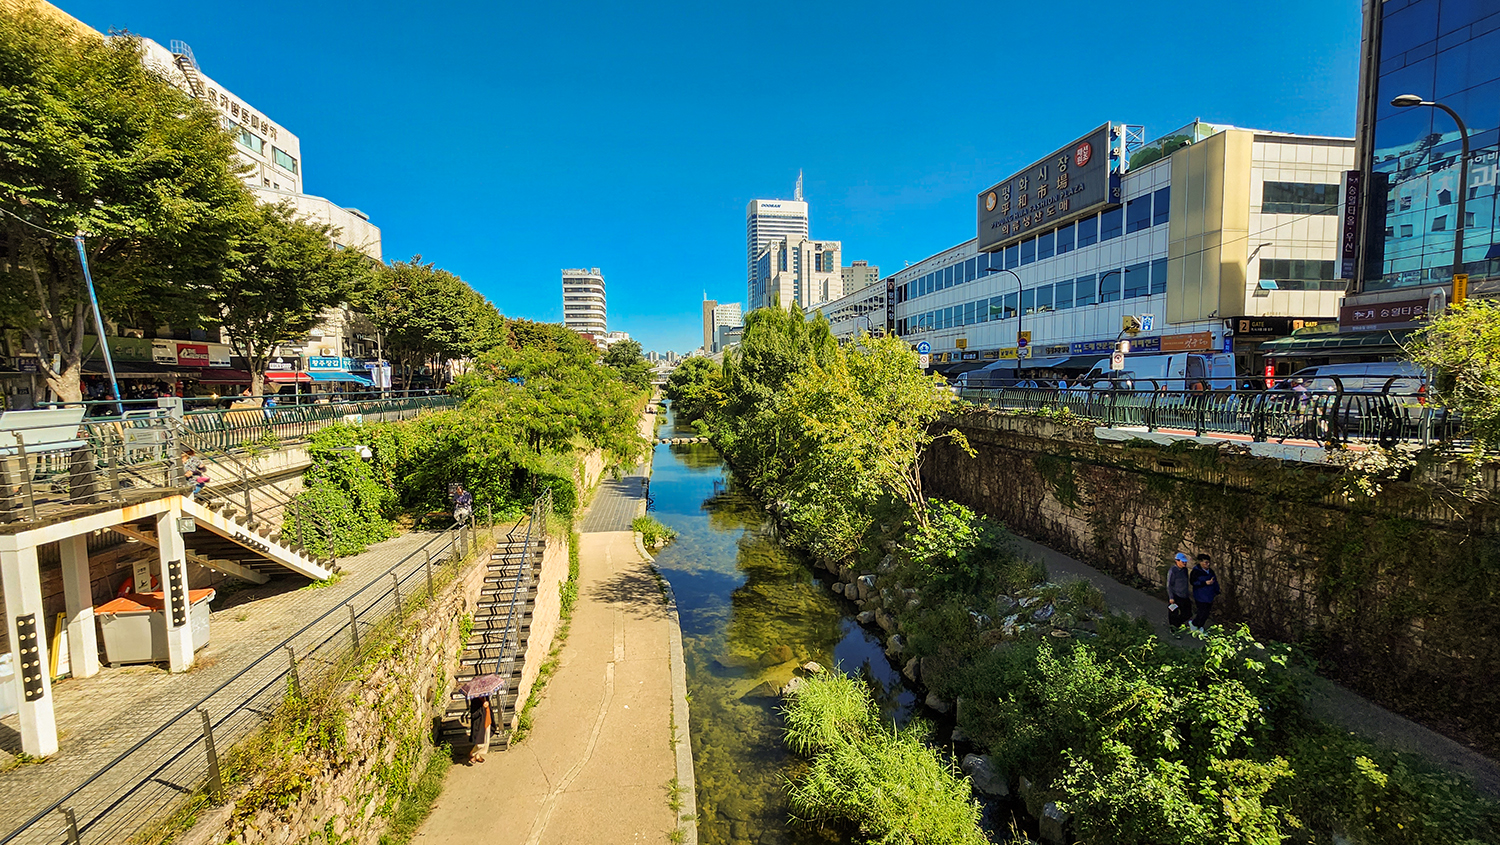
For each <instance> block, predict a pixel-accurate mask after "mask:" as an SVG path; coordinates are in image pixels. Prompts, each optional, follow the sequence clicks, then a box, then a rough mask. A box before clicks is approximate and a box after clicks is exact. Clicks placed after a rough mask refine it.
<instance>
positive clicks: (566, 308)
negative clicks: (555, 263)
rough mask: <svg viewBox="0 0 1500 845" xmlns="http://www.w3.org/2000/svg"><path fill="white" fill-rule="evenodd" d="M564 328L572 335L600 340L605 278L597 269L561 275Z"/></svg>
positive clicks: (603, 311) (571, 271)
mask: <svg viewBox="0 0 1500 845" xmlns="http://www.w3.org/2000/svg"><path fill="white" fill-rule="evenodd" d="M562 288H563V325H564V326H567V327H568V328H570V329H572V330H573V331H575V332H579V333H582V334H587V335H592V336H594V337H596V338H599V337H603V336H604V332H605V322H604V316H605V310H604V274H603V273H600V272H599V268H598V267H592V268H590V269H588V270H582V269H579V270H564V271H562Z"/></svg>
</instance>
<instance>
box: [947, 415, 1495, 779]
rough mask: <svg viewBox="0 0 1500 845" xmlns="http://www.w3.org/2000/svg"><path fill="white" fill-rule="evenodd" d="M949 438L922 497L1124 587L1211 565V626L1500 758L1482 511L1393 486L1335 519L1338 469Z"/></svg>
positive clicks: (1039, 431)
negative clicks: (1203, 559)
mask: <svg viewBox="0 0 1500 845" xmlns="http://www.w3.org/2000/svg"><path fill="white" fill-rule="evenodd" d="M953 422H956V424H957V427H958V428H959V430H960V431H962V432H963V433H964V434H965V435H966V437H967V438H968V440H969V442H970V444H971V445H972V446H973V447H974V448H975V450H976V451H977V457H974V458H970V457H968V456H967V455H965V454H963V452H962V451H960V450H959V449H958V448H957V447H955V446H953V445H952V444H950V443H949V442H947V441H945V440H940V441H938V443H937V444H935V445H934V447H933V449H932V450H931V451H930V453H929V455H928V457H927V460H926V463H925V464H924V467H923V480H924V485H925V487H926V491H927V493H928V494H929V495H932V496H936V497H941V498H946V499H952V500H954V501H958V502H962V503H964V504H967V505H969V506H971V507H973V508H974V509H975V510H977V511H979V512H981V513H985V514H987V515H989V516H991V517H993V518H995V519H996V520H998V521H1000V522H1002V523H1004V524H1005V525H1006V526H1008V527H1010V528H1011V529H1012V530H1014V531H1016V532H1017V533H1019V534H1021V535H1023V536H1026V537H1029V538H1031V539H1033V540H1036V541H1038V542H1041V543H1043V544H1045V545H1047V546H1049V547H1051V548H1054V549H1057V550H1058V551H1061V552H1064V553H1066V554H1068V555H1070V556H1072V557H1075V558H1077V559H1079V560H1082V561H1085V562H1087V563H1089V564H1090V565H1092V566H1095V567H1096V568H1099V569H1101V570H1103V571H1106V572H1109V573H1111V574H1113V575H1114V576H1116V577H1117V578H1120V579H1121V580H1124V581H1127V582H1130V581H1132V580H1135V581H1141V582H1145V583H1148V584H1150V585H1155V586H1156V587H1158V588H1160V587H1161V586H1162V584H1163V583H1164V578H1165V572H1166V567H1167V564H1168V562H1169V561H1170V559H1171V557H1172V555H1173V554H1174V553H1176V552H1178V551H1184V552H1188V553H1190V554H1195V553H1198V552H1203V553H1206V554H1209V555H1212V556H1213V558H1214V560H1215V562H1216V563H1215V566H1216V569H1217V570H1218V573H1219V580H1220V583H1221V585H1222V586H1223V589H1224V593H1223V595H1221V597H1220V601H1219V602H1218V603H1216V605H1215V616H1216V618H1217V619H1219V620H1220V621H1245V622H1248V623H1249V624H1250V626H1251V628H1252V629H1253V630H1254V631H1255V632H1256V633H1257V634H1258V635H1261V636H1267V637H1272V638H1275V639H1279V640H1284V641H1289V642H1298V643H1301V644H1303V645H1305V646H1306V647H1308V648H1309V650H1310V651H1312V652H1313V653H1314V654H1315V655H1317V656H1318V657H1319V658H1320V659H1321V661H1322V667H1323V669H1324V671H1325V672H1327V673H1328V674H1330V675H1331V676H1332V677H1334V678H1335V679H1337V680H1339V681H1340V682H1341V683H1344V684H1346V685H1348V686H1350V687H1352V688H1354V689H1356V690H1358V691H1360V692H1361V693H1363V694H1365V695H1367V696H1370V697H1372V698H1374V699H1375V700H1376V701H1379V702H1381V703H1382V704H1385V705H1386V706H1388V707H1390V708H1391V709H1395V710H1398V711H1400V712H1403V713H1406V714H1407V715H1411V716H1413V717H1415V718H1418V719H1419V720H1421V721H1424V722H1426V723H1427V724H1429V725H1432V726H1434V727H1438V728H1439V729H1441V730H1443V732H1445V733H1449V734H1458V735H1461V736H1463V737H1465V738H1467V739H1470V740H1473V741H1476V742H1478V743H1479V744H1481V745H1486V746H1488V747H1489V748H1490V750H1491V751H1492V752H1493V751H1495V750H1496V748H1495V746H1497V745H1500V740H1497V738H1496V735H1495V731H1494V729H1493V725H1495V724H1500V688H1497V686H1496V685H1495V684H1494V683H1493V682H1492V681H1491V680H1490V679H1492V678H1494V677H1497V676H1500V619H1497V618H1496V617H1495V615H1494V614H1493V612H1492V609H1493V608H1494V607H1495V606H1496V604H1497V602H1500V579H1497V578H1496V574H1497V573H1500V532H1497V530H1496V525H1497V522H1500V520H1497V508H1496V507H1495V506H1494V505H1493V504H1474V503H1470V502H1464V501H1462V500H1455V499H1454V498H1452V497H1451V496H1449V497H1447V498H1444V497H1443V496H1440V495H1434V494H1433V493H1432V488H1427V487H1420V486H1418V485H1413V484H1397V483H1388V484H1386V489H1385V490H1384V491H1382V493H1381V494H1380V495H1379V496H1378V497H1377V498H1376V499H1374V500H1373V501H1363V502H1361V501H1355V502H1353V503H1350V502H1348V501H1345V500H1344V499H1343V498H1342V497H1341V496H1340V495H1339V494H1338V493H1337V481H1338V475H1339V469H1338V468H1337V467H1333V466H1328V465H1316V464H1306V463H1298V462H1292V461H1280V460H1275V459H1268V458H1260V457H1254V456H1251V455H1248V454H1245V453H1244V449H1243V448H1242V447H1240V446H1238V445H1236V444H1233V443H1224V444H1222V445H1220V446H1216V447H1215V446H1210V447H1201V446H1198V445H1196V444H1191V443H1179V444H1174V445H1163V444H1160V443H1152V442H1147V441H1144V440H1125V441H1103V440H1100V439H1099V438H1097V437H1095V435H1094V430H1093V427H1092V425H1079V424H1076V423H1075V424H1069V423H1067V422H1065V421H1055V420H1049V419H1043V418H1036V417H1027V416H1019V415H1005V414H997V413H993V412H986V411H975V412H971V413H967V414H964V415H961V416H959V417H958V418H956V420H954V421H953ZM1439 691H1440V694H1435V693H1439Z"/></svg>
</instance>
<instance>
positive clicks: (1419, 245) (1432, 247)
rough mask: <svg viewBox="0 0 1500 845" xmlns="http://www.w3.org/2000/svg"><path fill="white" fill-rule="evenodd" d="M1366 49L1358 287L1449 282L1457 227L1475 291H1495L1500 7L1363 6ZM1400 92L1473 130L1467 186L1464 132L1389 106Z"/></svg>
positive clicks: (1376, 2)
mask: <svg viewBox="0 0 1500 845" xmlns="http://www.w3.org/2000/svg"><path fill="white" fill-rule="evenodd" d="M1363 52H1364V55H1363V62H1362V67H1361V74H1360V75H1361V79H1360V89H1361V90H1360V94H1361V96H1360V114H1359V156H1360V158H1359V163H1360V166H1361V169H1362V170H1363V171H1364V173H1365V177H1366V184H1367V189H1366V197H1367V200H1366V205H1365V215H1364V233H1363V234H1364V237H1363V240H1364V247H1365V248H1364V250H1363V255H1362V259H1363V260H1362V268H1361V271H1360V273H1359V281H1360V285H1359V286H1358V287H1359V289H1360V291H1362V292H1367V293H1370V294H1378V293H1379V292H1381V291H1392V292H1395V291H1400V290H1411V289H1414V288H1420V287H1424V286H1432V285H1448V284H1450V283H1451V281H1452V273H1453V271H1452V266H1453V248H1454V230H1455V228H1456V227H1458V226H1460V225H1462V226H1463V227H1464V233H1463V235H1464V248H1463V264H1464V270H1465V272H1467V273H1468V274H1469V284H1470V289H1471V291H1474V288H1475V287H1482V288H1489V287H1493V286H1494V285H1495V283H1496V282H1500V237H1497V234H1500V232H1497V228H1500V227H1497V220H1496V214H1495V212H1496V184H1497V182H1500V179H1497V164H1500V4H1496V3H1495V2H1494V0H1365V21H1364V45H1363ZM1403 94H1414V95H1416V96H1417V97H1419V98H1421V99H1422V100H1424V101H1429V102H1437V103H1441V104H1443V105H1446V106H1448V107H1449V108H1451V109H1453V110H1454V111H1455V112H1457V113H1458V115H1459V117H1460V118H1462V120H1463V121H1464V123H1465V124H1467V126H1468V132H1469V162H1468V177H1467V179H1468V182H1467V184H1466V185H1463V186H1460V185H1459V178H1460V176H1459V174H1460V167H1459V165H1460V161H1459V159H1460V150H1461V147H1462V141H1461V136H1460V131H1459V127H1458V125H1457V124H1456V123H1455V122H1454V120H1453V118H1452V117H1450V116H1449V115H1448V114H1447V113H1446V112H1444V111H1442V110H1441V109H1438V108H1434V107H1431V106H1415V107H1408V108H1399V107H1396V106H1393V105H1391V100H1392V98H1394V97H1397V96H1400V95H1403ZM1460 190H1464V191H1466V192H1467V208H1466V213H1465V215H1464V216H1465V218H1466V220H1464V221H1459V220H1458V219H1457V212H1458V196H1459V195H1458V192H1459V191H1460ZM1486 281H1489V282H1490V283H1491V284H1489V285H1485V284H1484V283H1485V282H1486ZM1475 292H1477V291H1475ZM1411 293H1412V294H1413V295H1421V294H1418V293H1417V292H1416V291H1411Z"/></svg>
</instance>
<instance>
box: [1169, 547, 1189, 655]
mask: <svg viewBox="0 0 1500 845" xmlns="http://www.w3.org/2000/svg"><path fill="white" fill-rule="evenodd" d="M1192 613H1193V600H1192V583H1191V582H1190V581H1189V580H1188V556H1187V555H1185V554H1183V553H1182V552H1178V553H1177V557H1176V558H1174V559H1173V560H1172V567H1171V568H1170V569H1168V570H1167V627H1168V628H1171V629H1172V638H1173V639H1181V638H1182V626H1183V625H1186V624H1187V621H1188V619H1190V618H1192Z"/></svg>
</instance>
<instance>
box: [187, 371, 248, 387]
mask: <svg viewBox="0 0 1500 845" xmlns="http://www.w3.org/2000/svg"><path fill="white" fill-rule="evenodd" d="M189 378H197V379H198V383H199V384H249V383H250V374H249V373H247V372H245V371H244V370H204V371H203V372H202V373H201V374H200V375H197V376H189Z"/></svg>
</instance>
